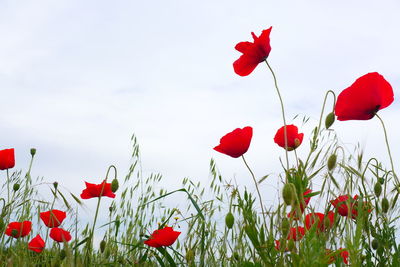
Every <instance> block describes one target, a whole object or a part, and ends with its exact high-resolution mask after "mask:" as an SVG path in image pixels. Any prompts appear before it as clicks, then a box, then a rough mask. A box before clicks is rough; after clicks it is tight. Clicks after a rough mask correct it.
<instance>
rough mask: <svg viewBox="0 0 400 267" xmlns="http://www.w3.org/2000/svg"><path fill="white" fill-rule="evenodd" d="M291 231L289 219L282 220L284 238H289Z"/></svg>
mask: <svg viewBox="0 0 400 267" xmlns="http://www.w3.org/2000/svg"><path fill="white" fill-rule="evenodd" d="M289 230H290V223H289V220H288V219H287V218H283V219H282V224H281V231H282V235H283V236H287V235H288V234H289Z"/></svg>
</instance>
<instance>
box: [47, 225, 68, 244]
mask: <svg viewBox="0 0 400 267" xmlns="http://www.w3.org/2000/svg"><path fill="white" fill-rule="evenodd" d="M49 236H50V237H51V238H52V239H53V240H54V241H57V242H68V241H70V240H71V238H72V237H71V234H70V232H68V231H65V230H64V229H61V228H57V227H54V228H51V230H50V235H49Z"/></svg>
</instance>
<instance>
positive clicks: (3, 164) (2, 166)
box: [0, 148, 15, 170]
mask: <svg viewBox="0 0 400 267" xmlns="http://www.w3.org/2000/svg"><path fill="white" fill-rule="evenodd" d="M14 166H15V155H14V148H10V149H4V150H0V170H6V169H11V168H13V167H14Z"/></svg>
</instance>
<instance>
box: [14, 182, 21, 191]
mask: <svg viewBox="0 0 400 267" xmlns="http://www.w3.org/2000/svg"><path fill="white" fill-rule="evenodd" d="M19 188H20V185H19V184H14V186H13V190H14V191H15V192H17V191H18V190H19Z"/></svg>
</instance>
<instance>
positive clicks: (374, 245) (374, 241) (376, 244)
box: [371, 238, 379, 250]
mask: <svg viewBox="0 0 400 267" xmlns="http://www.w3.org/2000/svg"><path fill="white" fill-rule="evenodd" d="M371 246H372V248H373V249H374V250H377V249H378V247H379V241H378V239H375V238H374V240H372V243H371Z"/></svg>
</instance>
